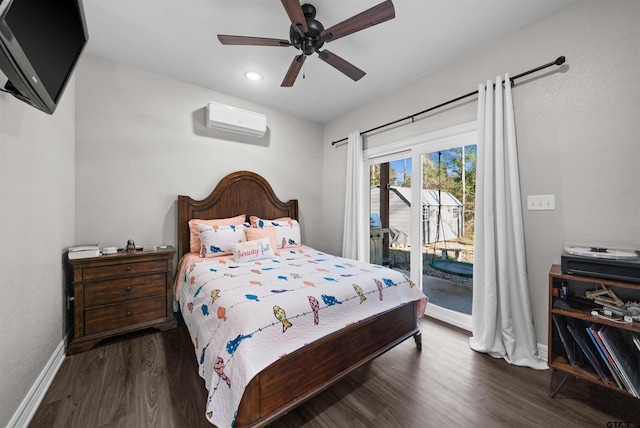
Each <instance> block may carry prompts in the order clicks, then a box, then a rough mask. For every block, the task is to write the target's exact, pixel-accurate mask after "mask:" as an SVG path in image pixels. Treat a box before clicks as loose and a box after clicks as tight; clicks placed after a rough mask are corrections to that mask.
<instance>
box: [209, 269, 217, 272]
mask: <svg viewBox="0 0 640 428" xmlns="http://www.w3.org/2000/svg"><path fill="white" fill-rule="evenodd" d="M209 271H210V272H218V269H214V268H209Z"/></svg>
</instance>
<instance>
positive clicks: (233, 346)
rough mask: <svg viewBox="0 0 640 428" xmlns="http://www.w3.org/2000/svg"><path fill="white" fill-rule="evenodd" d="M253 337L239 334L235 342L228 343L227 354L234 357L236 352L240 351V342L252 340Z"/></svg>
mask: <svg viewBox="0 0 640 428" xmlns="http://www.w3.org/2000/svg"><path fill="white" fill-rule="evenodd" d="M252 337H253V334H247V335H244V334H239V335H238V337H236V338H235V339H233V340H230V341H228V342H227V352H228V353H229V355H233V353H234V352H236V350H237V349H238V346H240V342H242V341H243V340H245V339H251V338H252Z"/></svg>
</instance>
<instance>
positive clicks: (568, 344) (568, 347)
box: [552, 314, 582, 367]
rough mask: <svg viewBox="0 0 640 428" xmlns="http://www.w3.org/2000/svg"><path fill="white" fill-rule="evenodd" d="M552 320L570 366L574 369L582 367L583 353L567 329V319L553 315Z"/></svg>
mask: <svg viewBox="0 0 640 428" xmlns="http://www.w3.org/2000/svg"><path fill="white" fill-rule="evenodd" d="M552 318H553V325H555V327H556V331H557V332H558V336H560V340H561V341H562V346H564V351H565V354H566V356H567V360H568V361H569V364H571V365H572V366H574V367H575V366H576V365H582V359H581V358H580V356H581V355H580V352H581V351H580V349H578V347H577V345H576V341H575V340H574V339H573V336H572V335H571V333H569V330H568V329H567V318H566V317H564V316H562V315H558V314H553V315H552ZM576 359H577V360H576Z"/></svg>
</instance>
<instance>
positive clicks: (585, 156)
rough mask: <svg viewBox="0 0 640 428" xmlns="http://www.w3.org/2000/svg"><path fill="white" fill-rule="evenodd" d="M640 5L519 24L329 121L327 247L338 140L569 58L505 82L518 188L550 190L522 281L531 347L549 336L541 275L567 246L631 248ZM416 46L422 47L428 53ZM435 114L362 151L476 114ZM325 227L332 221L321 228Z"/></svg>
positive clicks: (336, 231) (336, 195)
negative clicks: (534, 339)
mask: <svg viewBox="0 0 640 428" xmlns="http://www.w3.org/2000/svg"><path fill="white" fill-rule="evenodd" d="M639 23H640V2H638V1H604V0H603V1H580V2H578V3H576V4H575V5H573V6H571V7H569V8H567V9H565V10H563V11H561V12H559V13H557V14H555V15H552V16H551V17H548V18H546V19H544V20H542V21H540V22H538V23H536V24H534V25H532V26H530V27H528V28H525V29H523V30H521V31H519V32H517V33H514V34H513V35H510V36H508V37H506V38H504V39H502V40H500V41H499V42H497V43H495V44H492V45H491V46H487V47H486V48H485V49H483V50H481V51H479V52H477V53H475V54H473V55H471V56H469V57H467V58H466V59H464V60H462V61H460V62H458V63H455V64H453V65H451V66H448V67H446V68H443V69H441V70H439V71H437V72H435V73H432V74H429V75H428V76H425V77H424V78H422V79H419V80H417V81H415V82H413V83H411V84H409V85H407V86H405V87H403V88H401V89H400V90H398V91H396V92H394V93H393V94H391V95H389V96H385V97H384V98H381V99H379V100H377V101H376V102H373V103H371V104H369V105H366V106H364V107H362V108H360V109H358V110H356V111H353V112H351V113H349V114H347V115H345V116H343V117H342V118H340V119H337V120H334V121H332V122H330V123H328V124H326V126H325V129H324V165H325V168H324V186H323V195H324V202H325V203H324V206H325V209H324V216H323V218H324V221H325V227H324V229H325V230H326V231H327V233H326V235H325V241H324V244H323V246H324V247H325V248H326V251H328V252H333V253H339V252H340V243H341V242H342V241H341V236H342V235H341V226H340V225H341V224H342V212H343V208H344V200H343V199H344V191H343V190H342V189H344V183H345V177H344V169H345V167H344V165H345V164H346V147H345V146H344V145H338V146H332V145H331V141H335V140H338V139H341V138H343V137H345V136H346V135H347V133H348V132H349V131H352V130H356V129H357V130H360V131H363V130H366V129H369V128H372V127H375V126H378V125H380V124H383V123H386V122H389V121H391V120H395V119H398V118H400V117H404V116H407V115H410V114H413V113H415V112H418V111H421V110H424V109H426V108H428V107H431V106H433V105H437V104H439V103H442V102H444V101H447V100H449V99H452V98H455V97H457V96H460V95H463V94H466V93H468V92H471V91H473V90H475V89H476V88H477V84H478V83H480V82H481V81H485V80H487V79H493V78H495V76H497V75H500V74H504V73H506V72H508V73H510V74H511V75H515V74H518V73H520V72H523V71H526V70H529V69H531V68H534V67H537V66H539V65H541V64H545V63H547V62H550V61H553V60H555V58H556V57H558V56H560V55H565V56H566V58H567V64H568V65H567V66H565V67H562V68H561V69H560V71H559V72H558V71H556V72H553V71H550V70H552V69H549V70H546V71H544V72H541V73H538V74H536V75H534V76H533V77H531V78H523V79H520V80H519V81H518V82H517V85H516V87H515V89H514V102H515V109H516V128H517V137H518V148H519V159H520V172H521V190H522V195H523V202H524V201H526V196H527V195H538V194H555V196H556V210H555V211H524V221H525V236H526V250H527V264H528V272H529V275H528V276H529V284H530V292H531V299H532V305H533V314H534V322H535V328H536V334H537V336H538V342H539V343H546V335H547V316H548V315H547V304H548V297H547V296H548V290H547V287H548V280H547V274H548V272H549V268H550V266H551V264H553V263H559V260H560V252H561V249H562V245H563V244H564V243H596V244H614V245H618V246H624V247H630V248H636V249H637V248H640V221H638V213H639V212H640V192H639V191H638V183H639V182H640V168H638V165H640V144H639V138H640V137H639V136H640V120H639V118H640V49H639V46H640V25H639ZM422 54H425V55H428V52H423V53H422ZM471 100H473V101H466V102H464V103H463V104H462V105H461V106H459V107H450V108H445V109H441V110H439V111H436V112H433V113H431V114H430V115H428V116H427V117H426V118H424V119H421V120H416V123H414V124H408V125H404V126H396V127H395V128H393V129H390V130H386V131H378V132H377V133H376V135H373V136H370V137H367V138H366V139H365V140H366V144H367V145H368V146H369V147H372V146H375V145H380V144H384V143H387V142H393V141H399V140H403V139H406V138H408V137H410V136H415V135H420V134H422V133H427V132H430V131H434V130H438V129H441V128H446V127H449V126H452V125H457V124H461V123H465V122H468V121H471V120H474V119H475V115H476V108H477V103H476V102H475V99H474V98H471ZM524 205H525V206H526V204H524ZM330 226H334V227H330Z"/></svg>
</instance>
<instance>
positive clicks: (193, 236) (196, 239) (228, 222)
mask: <svg viewBox="0 0 640 428" xmlns="http://www.w3.org/2000/svg"><path fill="white" fill-rule="evenodd" d="M245 221H247V216H246V214H240V215H237V216H235V217H229V218H216V219H211V220H201V219H199V218H194V219H191V220H189V248H190V251H191V252H192V253H197V252H199V251H200V245H201V244H200V235H199V232H198V225H199V224H208V225H209V226H237V225H239V224H242V223H244V222H245Z"/></svg>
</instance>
